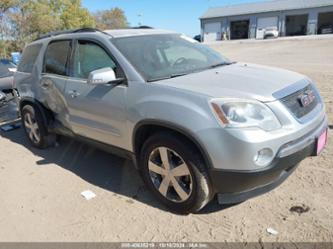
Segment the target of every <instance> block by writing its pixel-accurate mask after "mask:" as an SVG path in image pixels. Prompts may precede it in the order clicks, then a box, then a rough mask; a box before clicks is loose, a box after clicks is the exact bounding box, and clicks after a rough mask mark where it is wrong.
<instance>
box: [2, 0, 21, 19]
mask: <svg viewBox="0 0 333 249" xmlns="http://www.w3.org/2000/svg"><path fill="white" fill-rule="evenodd" d="M17 4H18V0H1V2H0V17H1V16H3V15H4V13H5V12H7V11H8V10H9V9H10V8H13V7H15V6H17Z"/></svg>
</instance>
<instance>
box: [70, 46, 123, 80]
mask: <svg viewBox="0 0 333 249" xmlns="http://www.w3.org/2000/svg"><path fill="white" fill-rule="evenodd" d="M106 67H111V68H112V69H113V70H115V71H116V69H117V68H116V67H117V66H116V63H115V62H114V61H113V60H112V58H111V57H110V56H109V55H108V53H107V52H106V51H105V50H104V49H103V48H101V47H100V46H98V45H97V44H95V43H93V42H89V41H78V45H77V48H76V51H75V56H74V68H73V76H74V77H77V78H83V79H87V78H88V76H89V73H90V72H92V71H95V70H97V69H101V68H106Z"/></svg>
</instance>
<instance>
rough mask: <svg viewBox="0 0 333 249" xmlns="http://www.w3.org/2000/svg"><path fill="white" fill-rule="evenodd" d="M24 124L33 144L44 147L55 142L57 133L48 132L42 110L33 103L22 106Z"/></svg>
mask: <svg viewBox="0 0 333 249" xmlns="http://www.w3.org/2000/svg"><path fill="white" fill-rule="evenodd" d="M21 113H22V125H23V127H24V130H25V133H26V135H27V137H28V138H29V141H30V142H31V143H32V145H33V146H35V147H37V148H40V149H44V148H46V147H48V146H49V145H51V144H52V143H54V141H55V134H49V133H48V132H47V128H46V125H45V124H44V122H43V118H42V114H41V112H40V111H39V110H38V109H37V108H35V107H34V106H32V105H25V106H24V107H23V108H22V112H21Z"/></svg>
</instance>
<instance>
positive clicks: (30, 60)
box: [17, 44, 42, 73]
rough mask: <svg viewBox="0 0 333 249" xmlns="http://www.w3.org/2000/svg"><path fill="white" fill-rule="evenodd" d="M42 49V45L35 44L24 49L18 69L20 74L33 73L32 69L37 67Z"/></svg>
mask: <svg viewBox="0 0 333 249" xmlns="http://www.w3.org/2000/svg"><path fill="white" fill-rule="evenodd" d="M41 47H42V44H34V45H30V46H27V47H26V48H25V49H24V51H23V55H22V58H21V61H20V64H19V66H18V69H17V70H18V71H19V72H25V73H31V72H32V68H33V67H34V65H35V62H36V59H37V57H38V54H39V51H40V49H41Z"/></svg>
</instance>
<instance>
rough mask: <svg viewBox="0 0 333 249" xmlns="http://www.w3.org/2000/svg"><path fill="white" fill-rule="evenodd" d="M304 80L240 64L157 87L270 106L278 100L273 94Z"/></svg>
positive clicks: (164, 82)
mask: <svg viewBox="0 0 333 249" xmlns="http://www.w3.org/2000/svg"><path fill="white" fill-rule="evenodd" d="M304 79H305V76H303V75H301V74H298V73H295V72H291V71H288V70H283V69H278V68H273V67H266V66H259V65H255V64H244V63H236V64H231V65H228V66H222V67H218V68H215V69H210V70H206V71H202V72H198V73H193V74H188V75H185V76H182V77H177V78H173V79H167V80H161V81H158V82H155V83H156V84H160V85H164V86H169V87H175V88H179V89H182V90H188V91H192V92H197V93H200V94H205V95H207V96H210V97H213V98H219V97H224V98H225V97H227V98H249V99H256V100H259V101H262V102H269V101H274V100H276V98H275V97H273V93H276V92H278V91H280V90H282V89H284V88H287V87H288V86H290V85H292V84H294V83H296V82H300V81H302V80H304ZM296 90H298V89H296Z"/></svg>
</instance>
